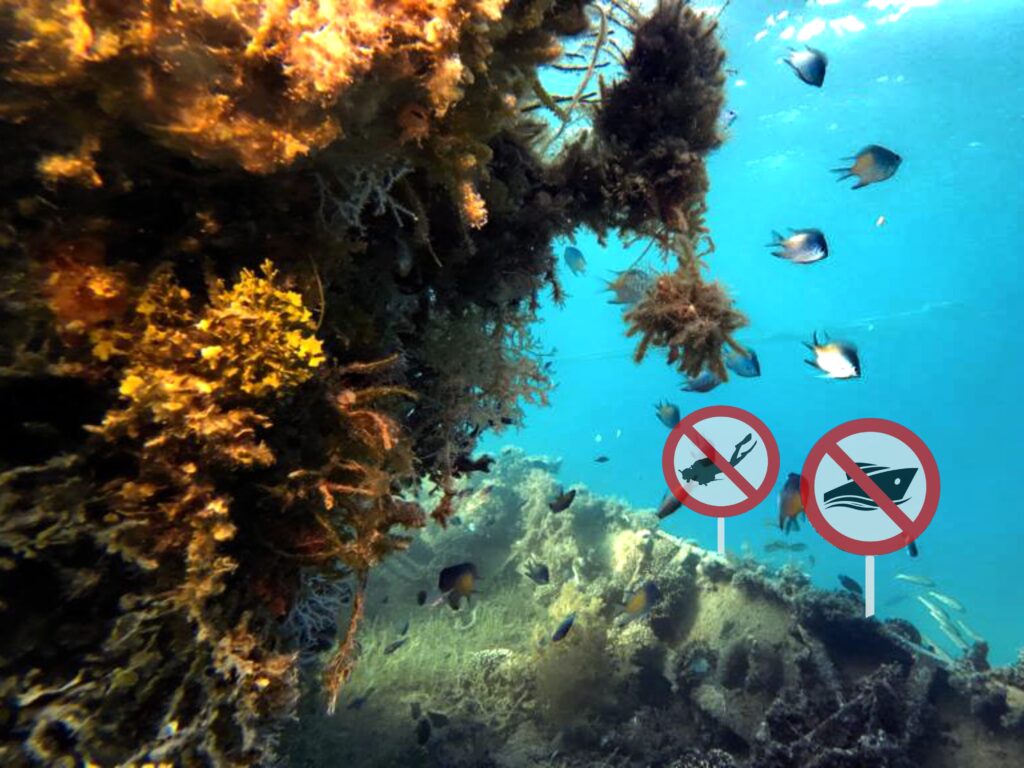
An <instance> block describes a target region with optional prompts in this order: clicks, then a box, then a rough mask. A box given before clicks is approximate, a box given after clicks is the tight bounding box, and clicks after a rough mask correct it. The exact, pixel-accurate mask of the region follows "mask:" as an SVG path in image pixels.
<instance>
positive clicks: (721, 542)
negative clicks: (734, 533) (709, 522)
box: [718, 517, 725, 557]
mask: <svg viewBox="0 0 1024 768" xmlns="http://www.w3.org/2000/svg"><path fill="white" fill-rule="evenodd" d="M718 554H720V555H721V556H722V557H725V518H724V517H720V518H718Z"/></svg>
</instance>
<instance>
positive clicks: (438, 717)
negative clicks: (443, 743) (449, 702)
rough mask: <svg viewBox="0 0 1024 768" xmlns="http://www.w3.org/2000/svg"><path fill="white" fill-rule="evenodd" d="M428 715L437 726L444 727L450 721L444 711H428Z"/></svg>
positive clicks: (432, 723)
mask: <svg viewBox="0 0 1024 768" xmlns="http://www.w3.org/2000/svg"><path fill="white" fill-rule="evenodd" d="M427 717H428V718H430V723H431V725H433V726H434V727H435V728H444V727H445V726H446V725H448V723H449V722H450V720H449V719H448V715H446V714H444V713H443V712H427Z"/></svg>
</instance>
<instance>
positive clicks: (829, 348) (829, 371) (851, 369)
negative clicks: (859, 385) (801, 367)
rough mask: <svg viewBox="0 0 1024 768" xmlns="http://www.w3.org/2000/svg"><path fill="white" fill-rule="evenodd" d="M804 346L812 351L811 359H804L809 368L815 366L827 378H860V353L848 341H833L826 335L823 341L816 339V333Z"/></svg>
mask: <svg viewBox="0 0 1024 768" xmlns="http://www.w3.org/2000/svg"><path fill="white" fill-rule="evenodd" d="M804 346H805V347H807V348H808V349H809V350H811V352H813V353H814V359H813V360H804V362H805V363H807V364H808V365H809V366H811V368H817V369H818V370H819V371H821V372H822V373H824V374H825V376H826V377H827V378H829V379H857V378H860V355H859V354H858V353H857V347H856V346H855V345H853V344H852V343H850V342H848V341H833V340H831V339H829V338H828V337H827V336H826V338H825V340H824V342H819V341H818V334H817V333H815V334H814V335H813V336H812V339H811V342H810V343H808V342H804Z"/></svg>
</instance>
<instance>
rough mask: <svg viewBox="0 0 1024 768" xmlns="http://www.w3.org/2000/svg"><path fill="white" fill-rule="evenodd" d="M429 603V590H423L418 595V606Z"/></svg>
mask: <svg viewBox="0 0 1024 768" xmlns="http://www.w3.org/2000/svg"><path fill="white" fill-rule="evenodd" d="M426 602H427V590H425V589H421V590H420V591H419V592H417V593H416V605H425V604H426Z"/></svg>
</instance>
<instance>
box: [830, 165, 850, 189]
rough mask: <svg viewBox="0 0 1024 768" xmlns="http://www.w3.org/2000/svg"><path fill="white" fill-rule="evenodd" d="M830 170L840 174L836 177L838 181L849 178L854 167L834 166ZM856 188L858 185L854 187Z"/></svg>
mask: <svg viewBox="0 0 1024 768" xmlns="http://www.w3.org/2000/svg"><path fill="white" fill-rule="evenodd" d="M830 172H831V173H838V174H839V176H837V177H836V181H843V180H844V179H848V178H850V177H851V176H853V168H832V169H831V171H830ZM854 189H856V187H854Z"/></svg>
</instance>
